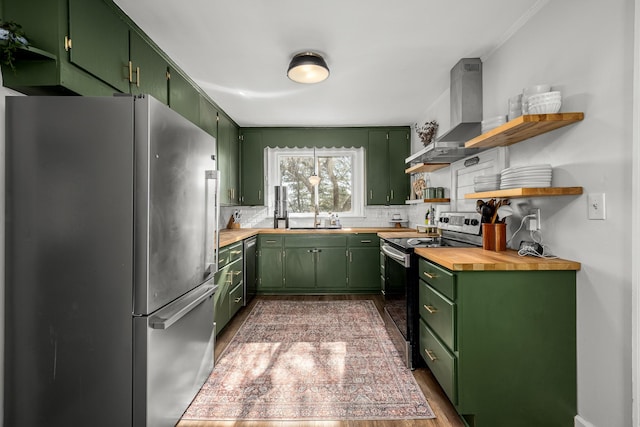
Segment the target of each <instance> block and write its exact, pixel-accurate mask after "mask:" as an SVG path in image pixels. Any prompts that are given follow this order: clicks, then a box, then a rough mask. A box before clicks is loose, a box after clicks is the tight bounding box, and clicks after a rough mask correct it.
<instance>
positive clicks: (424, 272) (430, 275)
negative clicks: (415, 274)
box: [422, 271, 436, 279]
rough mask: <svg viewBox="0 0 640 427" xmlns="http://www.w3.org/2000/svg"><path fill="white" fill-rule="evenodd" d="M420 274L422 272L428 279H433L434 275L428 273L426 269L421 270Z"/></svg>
mask: <svg viewBox="0 0 640 427" xmlns="http://www.w3.org/2000/svg"><path fill="white" fill-rule="evenodd" d="M422 274H424V275H425V276H427V277H428V278H429V279H435V278H436V276H434V275H433V274H429V273H427V272H426V271H423V272H422Z"/></svg>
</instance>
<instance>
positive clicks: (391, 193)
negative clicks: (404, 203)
mask: <svg viewBox="0 0 640 427" xmlns="http://www.w3.org/2000/svg"><path fill="white" fill-rule="evenodd" d="M393 198H394V197H393V190H391V200H393Z"/></svg>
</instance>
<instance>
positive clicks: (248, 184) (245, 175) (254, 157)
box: [240, 129, 264, 206]
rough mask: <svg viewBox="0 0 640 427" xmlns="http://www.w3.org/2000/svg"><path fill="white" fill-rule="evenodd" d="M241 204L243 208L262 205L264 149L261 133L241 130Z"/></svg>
mask: <svg viewBox="0 0 640 427" xmlns="http://www.w3.org/2000/svg"><path fill="white" fill-rule="evenodd" d="M240 147H241V150H240V151H241V162H240V184H241V188H242V191H241V199H240V201H241V203H242V204H243V205H245V206H263V205H264V148H263V146H262V132H260V131H257V130H251V129H243V130H242V135H241V138H240Z"/></svg>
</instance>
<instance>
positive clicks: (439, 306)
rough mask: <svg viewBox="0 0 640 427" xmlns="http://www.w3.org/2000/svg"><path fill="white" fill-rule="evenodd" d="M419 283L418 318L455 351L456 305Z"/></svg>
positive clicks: (424, 284) (421, 282) (429, 287)
mask: <svg viewBox="0 0 640 427" xmlns="http://www.w3.org/2000/svg"><path fill="white" fill-rule="evenodd" d="M419 282H420V284H419V295H420V297H419V300H420V306H419V309H420V317H421V318H422V319H423V320H424V321H425V322H426V323H427V325H428V326H429V327H430V328H431V329H432V330H433V332H435V333H436V334H437V335H438V337H440V339H441V340H442V342H444V343H445V344H446V345H447V347H449V349H450V350H453V351H455V350H456V347H455V330H456V325H455V318H456V305H455V304H454V303H453V302H451V300H449V299H448V298H446V297H445V296H444V295H442V294H441V293H440V292H438V291H436V290H435V289H433V288H432V287H431V286H429V285H427V284H426V283H425V282H423V281H422V280H420V281H419Z"/></svg>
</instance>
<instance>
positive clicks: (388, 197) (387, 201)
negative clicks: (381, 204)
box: [387, 194, 389, 202]
mask: <svg viewBox="0 0 640 427" xmlns="http://www.w3.org/2000/svg"><path fill="white" fill-rule="evenodd" d="M388 201H389V195H388V194H387V202H388Z"/></svg>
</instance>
